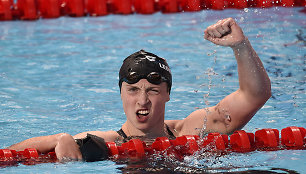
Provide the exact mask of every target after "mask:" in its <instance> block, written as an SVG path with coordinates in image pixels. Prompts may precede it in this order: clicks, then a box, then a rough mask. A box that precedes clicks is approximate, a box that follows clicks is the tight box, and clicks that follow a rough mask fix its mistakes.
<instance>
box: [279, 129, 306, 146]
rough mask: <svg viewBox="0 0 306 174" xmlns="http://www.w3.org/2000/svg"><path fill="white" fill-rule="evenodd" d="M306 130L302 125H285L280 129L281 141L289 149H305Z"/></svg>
mask: <svg viewBox="0 0 306 174" xmlns="http://www.w3.org/2000/svg"><path fill="white" fill-rule="evenodd" d="M305 135H306V131H305V128H303V127H295V126H292V127H287V128H285V129H282V131H281V142H282V144H283V145H284V146H286V147H287V148H289V149H291V148H292V149H296V148H298V149H299V148H304V149H305V141H306V140H305V138H306V137H305Z"/></svg>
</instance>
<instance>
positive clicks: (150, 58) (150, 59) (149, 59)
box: [145, 55, 156, 62]
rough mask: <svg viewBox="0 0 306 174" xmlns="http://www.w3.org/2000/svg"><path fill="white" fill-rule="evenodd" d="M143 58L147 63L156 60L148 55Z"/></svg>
mask: <svg viewBox="0 0 306 174" xmlns="http://www.w3.org/2000/svg"><path fill="white" fill-rule="evenodd" d="M145 58H146V59H147V60H148V61H150V62H155V60H156V57H153V56H148V55H146V57H145Z"/></svg>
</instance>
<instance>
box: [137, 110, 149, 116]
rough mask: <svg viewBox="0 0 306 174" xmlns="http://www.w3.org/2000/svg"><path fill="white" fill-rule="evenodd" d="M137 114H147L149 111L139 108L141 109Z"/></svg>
mask: <svg viewBox="0 0 306 174" xmlns="http://www.w3.org/2000/svg"><path fill="white" fill-rule="evenodd" d="M138 114H141V115H146V114H149V111H148V110H141V111H138Z"/></svg>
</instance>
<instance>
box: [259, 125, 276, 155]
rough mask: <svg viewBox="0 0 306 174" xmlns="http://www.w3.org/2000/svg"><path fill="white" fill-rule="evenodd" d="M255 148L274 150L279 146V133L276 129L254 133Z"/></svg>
mask: <svg viewBox="0 0 306 174" xmlns="http://www.w3.org/2000/svg"><path fill="white" fill-rule="evenodd" d="M255 146H256V147H257V148H263V149H265V150H267V149H275V150H276V148H278V146H279V132H278V130H277V129H262V130H259V131H256V132H255Z"/></svg>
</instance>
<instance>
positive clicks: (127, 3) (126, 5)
mask: <svg viewBox="0 0 306 174" xmlns="http://www.w3.org/2000/svg"><path fill="white" fill-rule="evenodd" d="M112 3H113V8H114V9H113V11H114V13H116V14H132V13H133V10H132V5H133V3H132V0H113V2H112Z"/></svg>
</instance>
